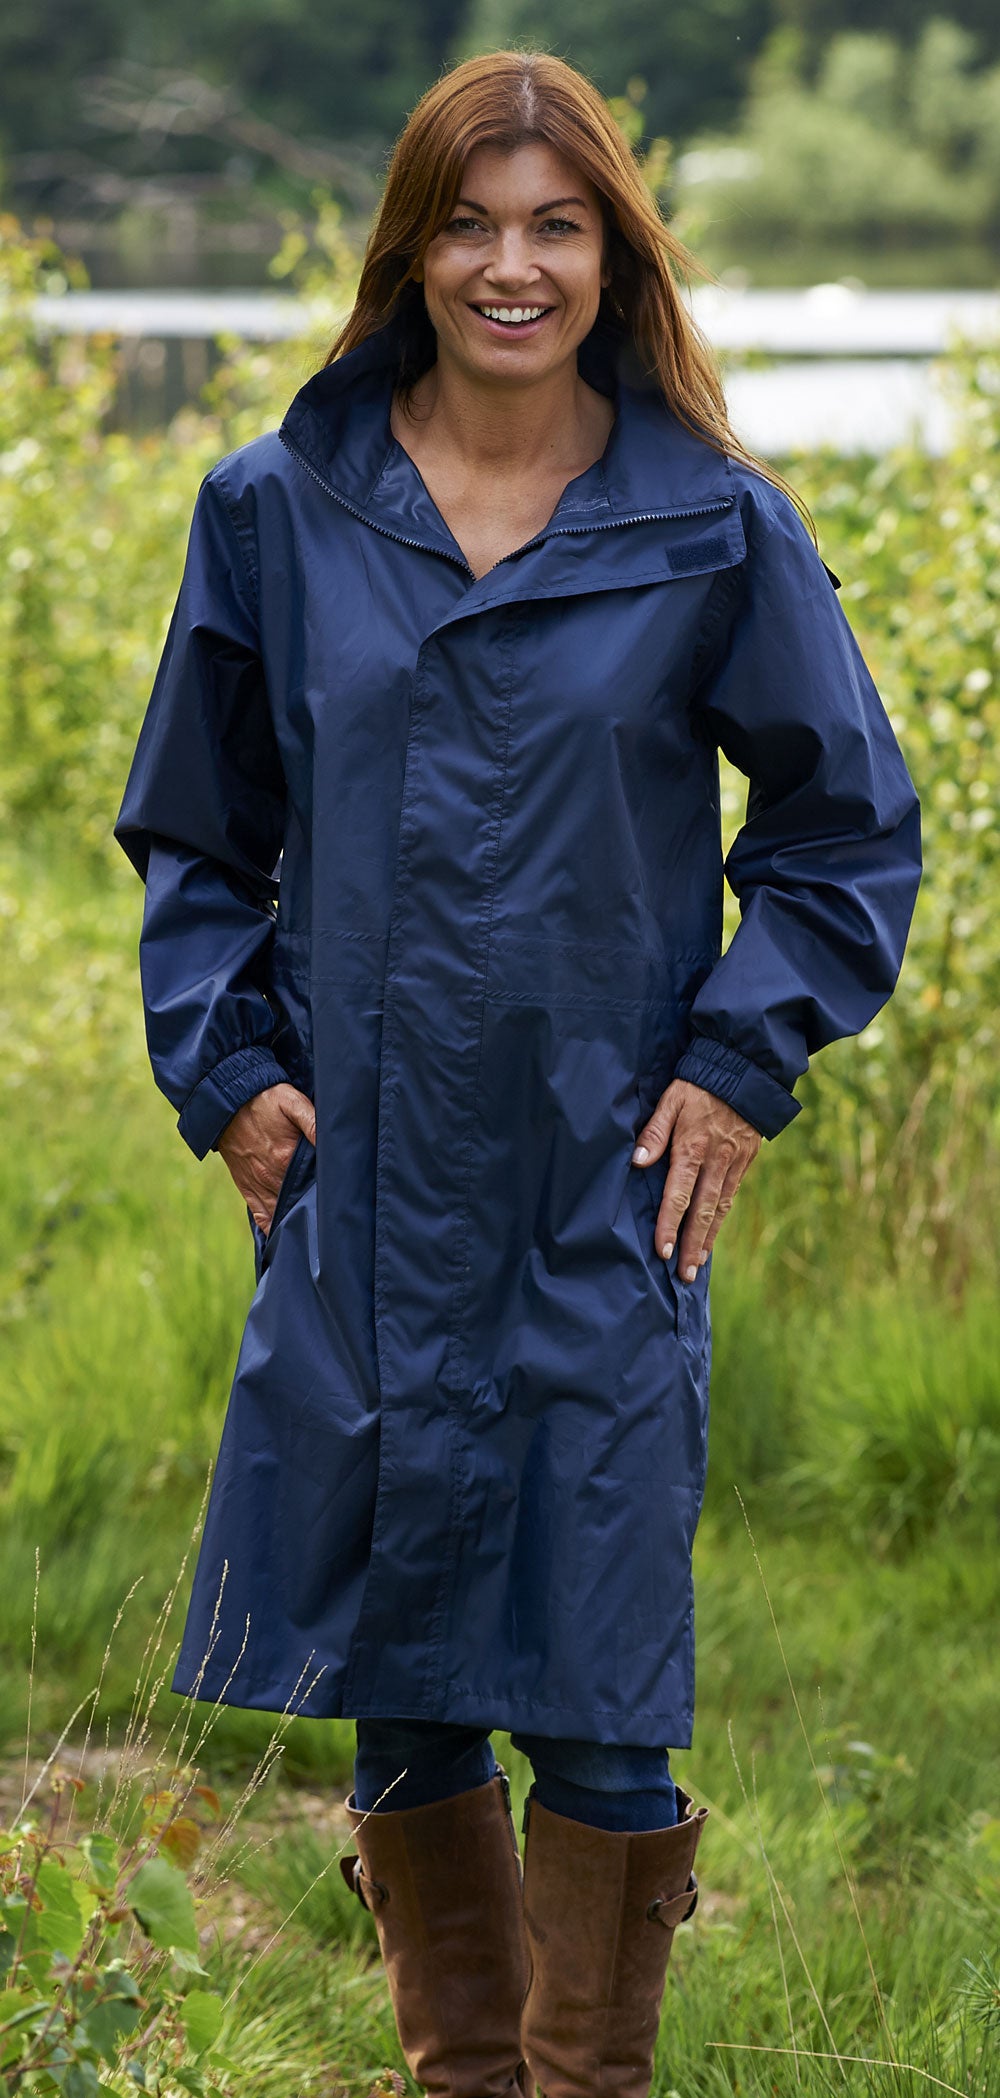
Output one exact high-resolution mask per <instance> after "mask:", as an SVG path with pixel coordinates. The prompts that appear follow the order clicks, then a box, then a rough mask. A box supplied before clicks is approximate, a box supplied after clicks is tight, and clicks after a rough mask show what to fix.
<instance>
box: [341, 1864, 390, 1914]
mask: <svg viewBox="0 0 1000 2098" xmlns="http://www.w3.org/2000/svg"><path fill="white" fill-rule="evenodd" d="M338 1863H339V1865H340V1870H341V1873H342V1875H343V1877H344V1880H345V1881H346V1883H347V1885H348V1886H349V1887H350V1889H351V1893H352V1894H356V1895H357V1897H358V1900H359V1901H360V1903H361V1906H362V1908H363V1909H369V1910H370V1911H371V1913H372V1914H373V1915H374V1913H375V1911H376V1909H380V1908H381V1906H382V1903H383V1902H384V1901H388V1899H389V1889H388V1887H383V1885H382V1882H381V1880H380V1879H366V1878H365V1875H364V1873H363V1871H362V1869H361V1859H360V1858H358V1857H354V1856H353V1855H351V1856H348V1857H342V1858H340V1859H339V1860H338Z"/></svg>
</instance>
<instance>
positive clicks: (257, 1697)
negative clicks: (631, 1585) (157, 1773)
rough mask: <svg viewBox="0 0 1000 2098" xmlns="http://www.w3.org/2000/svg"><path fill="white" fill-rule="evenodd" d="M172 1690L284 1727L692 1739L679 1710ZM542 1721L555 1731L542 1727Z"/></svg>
mask: <svg viewBox="0 0 1000 2098" xmlns="http://www.w3.org/2000/svg"><path fill="white" fill-rule="evenodd" d="M170 1687H171V1690H172V1691H173V1693H174V1695H175V1696H177V1697H185V1698H189V1699H190V1700H191V1702H192V1703H198V1704H211V1705H231V1706H233V1707H234V1708H235V1709H237V1710H239V1711H245V1712H273V1713H274V1714H275V1716H276V1717H280V1718H286V1719H287V1718H294V1719H354V1720H357V1719H404V1720H420V1719H425V1720H426V1719H436V1720H440V1721H442V1722H451V1723H452V1724H453V1725H456V1726H481V1727H485V1728H487V1729H488V1730H489V1732H490V1733H506V1734H511V1733H517V1732H519V1731H520V1732H522V1733H535V1734H541V1735H548V1736H551V1738H552V1739H565V1740H575V1741H595V1742H598V1743H599V1744H601V1745H602V1746H606V1747H615V1748H650V1747H653V1748H672V1749H688V1748H690V1747H691V1744H692V1739H693V1714H692V1712H691V1711H690V1709H687V1710H684V1711H682V1712H681V1713H680V1714H678V1713H677V1711H676V1710H674V1711H672V1712H671V1711H666V1710H665V1711H663V1712H652V1711H648V1710H645V1709H644V1708H643V1707H641V1706H632V1707H630V1709H629V1712H628V1714H627V1715H626V1714H625V1713H623V1712H622V1711H621V1710H620V1709H618V1710H610V1709H606V1708H604V1707H603V1706H602V1707H599V1708H598V1709H596V1710H595V1709H594V1708H593V1707H592V1706H590V1707H587V1708H586V1709H581V1708H580V1707H579V1706H576V1705H553V1704H548V1703H543V1702H542V1701H541V1700H540V1699H537V1698H516V1699H515V1698H501V1697H498V1698H493V1697H489V1698H487V1697H485V1696H481V1695H479V1694H478V1693H476V1692H472V1691H467V1692H463V1693H461V1694H460V1695H459V1696H451V1697H447V1696H445V1697H443V1698H442V1699H441V1701H440V1708H439V1709H435V1710H434V1711H433V1712H428V1710H427V1707H426V1703H425V1702H424V1701H421V1700H420V1699H414V1698H394V1699H392V1700H391V1701H390V1702H389V1703H386V1702H385V1701H384V1700H381V1701H379V1700H376V1699H367V1700H366V1699H359V1698H349V1699H347V1700H345V1698H344V1696H343V1693H342V1692H334V1693H333V1694H332V1695H328V1696H327V1697H326V1698H324V1697H323V1696H322V1694H320V1695H318V1696H315V1697H306V1698H305V1699H304V1700H303V1702H302V1703H301V1704H300V1705H298V1706H290V1703H289V1694H288V1692H287V1691H282V1690H278V1689H273V1690H272V1689H268V1688H267V1686H266V1685H265V1686H263V1687H261V1688H259V1689H257V1688H255V1689H252V1690H250V1689H242V1690H241V1691H240V1694H239V1696H234V1695H233V1694H232V1689H233V1687H234V1686H230V1693H229V1694H228V1695H226V1696H215V1695H213V1693H212V1692H211V1691H210V1690H209V1689H207V1688H206V1687H205V1685H204V1684H202V1686H201V1688H200V1689H198V1690H197V1691H192V1690H186V1689H185V1688H183V1686H182V1684H181V1683H180V1682H179V1681H178V1679H177V1676H176V1675H175V1677H174V1680H173V1682H172V1684H171V1686H170ZM539 1715H541V1717H542V1719H543V1720H546V1719H549V1720H551V1721H553V1722H554V1723H553V1724H551V1725H544V1724H541V1725H540V1724H539Z"/></svg>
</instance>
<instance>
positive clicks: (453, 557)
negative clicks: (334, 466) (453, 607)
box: [278, 430, 475, 581]
mask: <svg viewBox="0 0 1000 2098" xmlns="http://www.w3.org/2000/svg"><path fill="white" fill-rule="evenodd" d="M278 435H279V437H280V438H281V442H282V444H283V445H284V447H285V450H286V452H290V453H291V455H292V458H293V459H297V460H298V462H299V465H300V466H301V467H302V468H303V469H304V471H305V472H306V473H307V474H311V476H312V478H313V480H314V481H316V482H318V484H319V486H320V488H322V489H325V491H326V494H327V495H330V496H332V497H333V500H334V502H335V503H340V504H342V506H343V508H344V509H345V510H349V511H350V513H351V516H352V517H357V518H358V519H359V520H360V522H361V523H362V524H367V525H371V527H372V529H373V531H376V532H381V533H382V534H383V536H384V538H386V539H394V540H395V541H396V544H397V546H412V547H415V548H416V550H417V552H418V553H427V551H428V548H427V545H426V542H425V541H424V540H423V539H408V538H407V537H406V535H405V533H403V532H394V531H393V530H392V528H391V526H389V525H385V524H380V523H379V522H378V520H377V519H376V518H374V517H369V516H368V515H367V513H366V512H365V511H364V510H359V509H358V506H357V504H356V503H352V502H349V501H348V499H347V496H346V495H341V493H340V490H339V489H337V488H334V486H333V484H332V482H330V481H326V480H324V478H323V475H322V474H321V473H317V471H316V468H315V466H311V465H310V463H309V460H308V459H307V458H306V457H305V454H304V453H303V452H300V450H299V448H298V445H297V444H293V443H292V442H291V439H290V438H288V437H286V436H284V434H283V433H282V431H281V430H279V431H278ZM434 551H435V552H436V553H442V554H443V555H444V557H445V559H446V560H447V561H452V562H454V564H455V566H456V567H457V568H464V569H465V571H466V573H467V574H468V575H470V576H472V578H473V581H475V571H474V569H472V568H470V567H469V563H468V561H466V560H465V559H464V558H463V557H462V556H461V555H460V554H453V553H452V552H451V549H450V548H449V547H447V546H442V547H436V548H435V549H434Z"/></svg>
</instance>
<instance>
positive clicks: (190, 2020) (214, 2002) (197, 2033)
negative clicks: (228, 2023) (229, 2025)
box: [181, 1989, 222, 2054]
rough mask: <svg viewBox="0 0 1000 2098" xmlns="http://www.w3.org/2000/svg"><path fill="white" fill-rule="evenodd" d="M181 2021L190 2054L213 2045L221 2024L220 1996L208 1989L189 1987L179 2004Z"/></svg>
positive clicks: (202, 2051)
mask: <svg viewBox="0 0 1000 2098" xmlns="http://www.w3.org/2000/svg"><path fill="white" fill-rule="evenodd" d="M181 2022H182V2024H183V2026H184V2030H185V2032H186V2034H187V2042H188V2046H189V2047H190V2049H191V2052H192V2054H204V2052H205V2049H206V2048H207V2047H211V2046H213V2045H214V2043H215V2041H216V2040H217V2039H218V2037H219V2028H220V2026H221V2024H222V1998H221V1996H215V1995H213V1993H212V1992H211V1990H209V1989H191V1990H189V1992H188V1994H187V1995H186V1996H185V1998H184V2001H183V2003H182V2004H181Z"/></svg>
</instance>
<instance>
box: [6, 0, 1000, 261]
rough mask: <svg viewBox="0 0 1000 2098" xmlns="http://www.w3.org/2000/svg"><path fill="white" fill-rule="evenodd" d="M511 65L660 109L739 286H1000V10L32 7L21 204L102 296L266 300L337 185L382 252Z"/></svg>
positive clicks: (710, 254)
mask: <svg viewBox="0 0 1000 2098" xmlns="http://www.w3.org/2000/svg"><path fill="white" fill-rule="evenodd" d="M511 42H519V43H527V44H529V45H531V44H534V45H540V46H543V47H544V48H547V49H551V50H554V51H557V52H559V53H561V54H563V55H564V56H565V57H567V58H569V59H570V60H571V61H572V62H573V63H574V64H576V65H578V66H580V67H582V68H583V69H584V71H586V72H588V73H589V74H590V75H591V76H592V78H593V79H594V80H595V81H596V83H597V85H598V86H599V87H600V88H601V89H602V91H603V92H604V93H605V94H608V95H621V94H623V93H624V92H626V91H627V89H628V87H629V83H630V82H631V83H637V82H638V83H642V86H641V91H640V90H638V89H635V90H634V92H635V93H636V94H637V96H638V95H640V94H641V106H642V120H643V127H644V131H645V137H646V141H647V142H648V140H649V139H650V138H652V137H659V136H664V135H665V136H667V137H669V139H670V140H671V142H672V146H673V171H672V178H671V184H670V189H669V192H668V204H669V207H670V208H671V209H673V210H678V211H680V212H681V213H682V214H684V215H685V216H686V217H687V216H690V217H691V221H692V225H693V227H694V228H695V230H696V231H697V234H698V238H699V244H700V245H701V246H702V247H703V249H704V252H705V253H706V256H707V258H708V259H709V260H710V261H712V262H713V263H714V264H716V266H720V267H727V266H737V267H743V268H747V269H748V270H749V271H750V273H751V274H752V275H758V276H761V278H762V280H763V279H764V278H766V277H767V276H768V275H772V276H773V274H774V271H775V269H777V270H778V272H779V274H780V275H781V276H782V277H783V278H784V279H785V281H795V280H796V279H797V278H799V277H801V275H802V273H803V271H804V269H805V267H806V259H805V258H806V256H807V254H808V257H809V266H810V267H811V268H812V271H813V274H815V273H816V270H817V267H818V266H819V264H822V262H823V258H824V254H825V256H826V258H827V260H828V262H829V270H828V274H835V273H843V271H844V270H845V269H853V270H854V271H855V272H856V273H859V274H862V275H864V276H866V277H867V278H869V280H870V281H878V280H880V279H881V280H882V281H893V280H894V279H895V281H910V282H914V281H922V282H928V281H935V279H938V278H941V272H942V269H943V270H944V271H945V279H944V280H942V281H949V282H956V283H957V282H966V283H986V282H990V281H991V280H992V278H993V276H994V275H995V271H996V259H997V254H998V252H1000V14H998V13H997V10H996V8H995V6H994V5H993V4H992V0H947V13H946V14H945V13H943V12H942V10H941V7H940V4H938V5H937V6H935V4H934V0H909V4H904V0H865V4H863V5H862V4H861V0H667V4H664V5H661V6H659V7H654V6H652V5H651V4H650V0H619V4H618V5H617V6H616V7H615V8H613V9H610V8H608V7H607V5H606V4H605V0H368V5H367V6H366V7H364V8H363V9H358V8H356V7H355V6H354V5H353V4H349V0H328V4H327V5H326V6H324V7H323V8H317V7H316V6H315V5H312V4H309V0H213V4H212V5H211V6H209V7H205V6H196V5H195V4H194V0H174V4H172V5H168V0H141V4H140V5H139V6H134V5H127V4H126V0H84V4H81V5H79V6H78V7H76V8H74V9H72V10H69V9H67V8H66V7H65V5H64V4H63V0H37V4H32V5H31V6H30V7H29V5H28V0H10V4H9V5H8V6H7V8H6V9H5V10H4V14H3V18H2V21H0V179H2V183H3V194H4V201H5V203H6V204H7V205H8V207H9V208H11V209H13V210H15V211H17V212H18V213H19V215H21V216H22V217H27V218H29V219H32V218H36V217H38V216H39V215H42V216H43V217H46V218H48V219H50V220H51V221H52V223H53V225H54V227H55V231H56V233H57V235H58V236H59V238H60V239H62V240H63V241H64V242H66V243H67V244H69V245H71V246H73V247H74V248H75V249H76V250H77V251H78V252H80V253H82V254H83V255H84V256H85V258H86V260H87V263H88V267H89V269H90V273H91V276H92V278H93V280H94V281H95V282H96V283H108V284H110V283H122V282H144V283H149V282H152V281H164V282H171V281H173V282H186V283H191V282H195V281H202V282H206V281H216V282H224V281H229V282H234V281H242V282H255V281H259V280H260V279H261V278H262V277H263V276H264V274H265V270H266V259H267V257H268V256H269V255H270V254H271V253H272V252H273V249H274V246H275V231H276V227H277V226H279V225H280V214H281V212H282V210H283V209H288V208H293V209H296V208H297V209H303V208H306V207H307V206H308V202H309V197H310V194H311V191H312V189H313V188H314V187H315V185H317V184H319V185H321V186H322V187H323V188H324V189H327V190H329V191H330V192H331V193H332V194H333V195H334V196H336V197H337V199H338V201H339V202H340V203H341V204H342V205H343V207H344V209H345V212H346V214H347V217H348V221H349V223H352V224H354V225H355V227H356V229H357V231H358V232H359V233H360V231H361V230H362V229H363V227H364V225H365V224H366V223H367V220H368V218H369V216H370V212H371V209H372V206H373V204H374V202H375V200H376V198H377V195H378V189H379V184H380V180H381V175H382V171H383V168H384V165H385V159H386V154H387V151H388V149H389V147H390V145H391V143H392V140H393V138H394V137H395V135H396V133H397V131H398V130H399V128H400V125H401V123H402V121H403V119H404V117H405V114H406V112H407V111H408V110H409V109H410V108H411V107H412V105H413V103H414V102H415V101H416V100H417V98H418V96H419V95H420V94H421V92H422V91H423V89H424V88H425V87H426V86H427V85H428V83H429V82H430V81H431V80H432V79H434V78H435V77H436V75H437V74H438V72H439V71H440V70H441V68H442V67H443V66H445V65H446V64H448V63H449V62H451V61H453V60H454V59H456V58H458V57H461V56H464V55H465V54H466V53H467V52H469V51H473V50H483V49H489V48H490V47H494V48H495V47H497V46H500V45H503V44H507V43H511ZM918 250H919V253H918ZM895 256H901V257H902V258H903V260H902V263H901V265H900V267H899V268H897V267H895V266H894V262H893V257H895ZM820 273H822V272H820Z"/></svg>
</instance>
